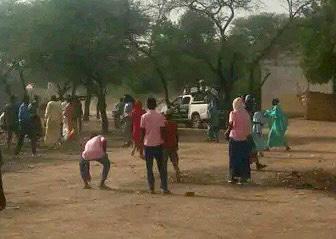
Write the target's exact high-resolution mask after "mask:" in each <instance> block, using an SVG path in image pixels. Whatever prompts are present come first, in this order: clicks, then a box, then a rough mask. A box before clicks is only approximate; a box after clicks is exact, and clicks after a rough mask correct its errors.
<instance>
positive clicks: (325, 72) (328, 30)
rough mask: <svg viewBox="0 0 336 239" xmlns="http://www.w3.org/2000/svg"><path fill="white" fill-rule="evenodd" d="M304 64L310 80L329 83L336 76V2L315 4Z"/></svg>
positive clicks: (304, 52) (307, 36) (310, 20)
mask: <svg viewBox="0 0 336 239" xmlns="http://www.w3.org/2000/svg"><path fill="white" fill-rule="evenodd" d="M308 29H309V30H308V31H307V34H306V37H305V39H306V41H305V42H304V51H303V60H302V65H303V67H304V69H305V75H306V77H307V78H308V80H309V81H310V82H313V83H327V82H329V81H330V80H332V79H335V77H336V67H335V66H336V2H335V1H333V0H330V1H325V2H323V4H322V5H321V6H315V9H314V12H313V13H312V15H311V16H310V18H309V25H308Z"/></svg>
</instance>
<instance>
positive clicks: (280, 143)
mask: <svg viewBox="0 0 336 239" xmlns="http://www.w3.org/2000/svg"><path fill="white" fill-rule="evenodd" d="M272 105H273V108H272V109H271V110H267V111H266V113H265V117H268V118H271V119H272V127H271V131H270V133H269V136H268V142H267V150H270V149H271V148H273V147H285V148H286V150H287V151H288V150H290V149H291V148H290V147H289V146H288V141H287V139H286V136H285V134H286V132H287V129H288V118H287V116H286V115H285V114H284V113H283V111H282V110H281V107H280V101H279V99H277V98H275V99H273V100H272Z"/></svg>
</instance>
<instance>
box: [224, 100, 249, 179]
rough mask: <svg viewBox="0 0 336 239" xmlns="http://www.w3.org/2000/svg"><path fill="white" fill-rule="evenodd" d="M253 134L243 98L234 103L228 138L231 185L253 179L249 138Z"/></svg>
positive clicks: (227, 133)
mask: <svg viewBox="0 0 336 239" xmlns="http://www.w3.org/2000/svg"><path fill="white" fill-rule="evenodd" d="M251 133H252V124H251V120H250V116H249V114H248V113H247V111H246V110H244V104H243V99H242V98H236V99H235V100H234V101H233V111H232V112H231V113H230V116H229V128H228V130H227V132H226V138H227V139H228V140H229V158H230V160H229V183H235V182H238V184H242V183H244V182H246V181H247V179H249V178H250V177H251V169H250V161H249V154H250V151H251V145H250V144H249V142H248V140H247V137H248V136H249V135H250V134H251Z"/></svg>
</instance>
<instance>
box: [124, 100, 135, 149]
mask: <svg viewBox="0 0 336 239" xmlns="http://www.w3.org/2000/svg"><path fill="white" fill-rule="evenodd" d="M124 101H125V106H124V112H123V134H124V147H129V146H131V145H132V110H133V104H134V100H133V98H132V96H130V95H125V98H124Z"/></svg>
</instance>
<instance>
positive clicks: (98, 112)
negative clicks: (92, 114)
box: [96, 100, 100, 120]
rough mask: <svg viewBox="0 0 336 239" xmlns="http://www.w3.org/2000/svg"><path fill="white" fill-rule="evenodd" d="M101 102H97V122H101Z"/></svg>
mask: <svg viewBox="0 0 336 239" xmlns="http://www.w3.org/2000/svg"><path fill="white" fill-rule="evenodd" d="M99 108H100V107H99V100H98V101H97V104H96V109H97V111H96V112H97V115H96V118H97V120H100V109H99Z"/></svg>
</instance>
